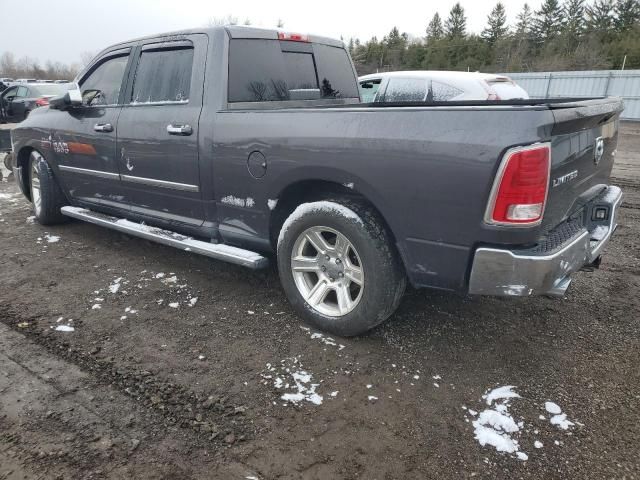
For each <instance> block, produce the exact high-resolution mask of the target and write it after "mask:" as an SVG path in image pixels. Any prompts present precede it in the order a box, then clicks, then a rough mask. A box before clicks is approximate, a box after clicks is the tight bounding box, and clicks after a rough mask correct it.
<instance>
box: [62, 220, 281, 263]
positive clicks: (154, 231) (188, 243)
mask: <svg viewBox="0 0 640 480" xmlns="http://www.w3.org/2000/svg"><path fill="white" fill-rule="evenodd" d="M60 211H61V212H62V213H63V214H64V215H67V216H68V217H73V218H77V219H79V220H84V221H85V222H89V223H94V224H96V225H100V226H101V227H107V228H111V229H112V230H117V231H119V232H123V233H128V234H129V235H133V236H134V237H140V238H144V239H146V240H151V241H152V242H157V243H162V244H163V245H168V246H170V247H175V248H179V249H181V250H186V251H188V252H193V253H198V254H200V255H204V256H206V257H211V258H215V259H217V260H224V261H225V262H230V263H235V264H237V265H242V266H244V267H249V268H252V269H258V268H264V267H266V266H267V265H269V260H268V259H267V258H265V257H263V256H262V255H260V254H259V253H256V252H251V251H249V250H243V249H241V248H237V247H232V246H230V245H221V244H214V243H207V242H203V241H200V240H194V239H193V238H191V237H187V236H185V235H181V234H179V233H176V232H171V231H169V230H163V229H161V228H156V227H151V226H149V225H145V224H144V223H136V222H131V221H129V220H126V219H124V218H117V217H112V216H109V215H105V214H103V213H98V212H94V211H91V210H87V209H85V208H78V207H62V208H61V209H60Z"/></svg>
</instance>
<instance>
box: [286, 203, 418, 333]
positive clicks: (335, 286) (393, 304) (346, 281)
mask: <svg viewBox="0 0 640 480" xmlns="http://www.w3.org/2000/svg"><path fill="white" fill-rule="evenodd" d="M278 270H279V273H280V279H281V282H282V285H283V287H284V290H285V292H286V294H287V297H288V298H289V301H290V302H291V304H292V305H293V307H294V308H295V309H296V310H297V311H298V313H300V314H301V315H302V317H303V318H304V319H305V321H306V322H307V323H309V324H311V325H312V326H314V327H316V328H318V329H320V330H324V331H327V332H330V333H333V334H336V335H341V336H352V335H358V334H361V333H364V332H366V331H367V330H369V329H371V328H373V327H375V326H376V325H378V324H380V323H382V322H383V321H384V320H386V319H387V318H388V317H389V316H390V315H391V314H392V313H393V312H394V311H395V310H396V308H397V307H398V304H399V303H400V300H401V298H402V294H403V293H404V289H405V285H406V278H405V275H404V271H403V269H402V266H401V264H400V261H399V259H398V255H397V254H396V252H395V249H394V247H393V242H392V239H391V236H390V235H389V233H388V232H387V230H386V228H385V227H384V225H383V223H382V222H381V220H380V219H379V217H378V215H377V214H376V212H374V211H373V210H372V209H371V208H368V207H367V206H365V205H362V204H360V203H359V202H355V201H352V200H346V199H340V200H336V201H318V202H311V203H304V204H302V205H300V206H298V207H297V208H296V210H295V211H294V212H293V213H292V214H291V215H290V216H289V218H287V220H286V221H285V222H284V225H283V226H282V229H281V230H280V235H279V238H278Z"/></svg>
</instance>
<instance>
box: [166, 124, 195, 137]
mask: <svg viewBox="0 0 640 480" xmlns="http://www.w3.org/2000/svg"><path fill="white" fill-rule="evenodd" d="M167 133H168V134H169V135H185V136H187V135H191V134H192V133H193V128H191V125H174V124H173V123H172V124H171V125H167Z"/></svg>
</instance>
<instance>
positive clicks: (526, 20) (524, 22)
mask: <svg viewBox="0 0 640 480" xmlns="http://www.w3.org/2000/svg"><path fill="white" fill-rule="evenodd" d="M516 19H517V20H518V23H516V34H517V35H519V36H528V35H529V34H530V33H531V29H532V27H533V12H532V11H531V7H530V6H529V4H528V3H525V4H524V6H523V7H522V11H521V12H520V13H519V14H518V16H517V17H516Z"/></svg>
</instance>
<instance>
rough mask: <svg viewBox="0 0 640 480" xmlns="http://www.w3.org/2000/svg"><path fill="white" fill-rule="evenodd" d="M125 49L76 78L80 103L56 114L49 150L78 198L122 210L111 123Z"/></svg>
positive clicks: (116, 112) (124, 201)
mask: <svg viewBox="0 0 640 480" xmlns="http://www.w3.org/2000/svg"><path fill="white" fill-rule="evenodd" d="M129 54H130V49H122V50H117V51H114V52H110V53H108V54H106V55H105V56H104V57H103V58H101V59H100V60H99V61H98V62H96V63H95V66H94V67H92V68H91V69H90V70H89V72H88V73H87V75H85V77H84V78H83V79H82V80H81V81H80V82H79V84H80V90H81V91H82V100H83V106H82V107H78V108H74V109H71V110H68V111H66V112H61V113H62V115H61V119H60V122H58V128H56V129H55V130H54V131H53V134H52V138H51V139H50V141H51V149H52V150H53V152H54V155H56V157H57V159H58V161H57V165H58V168H59V170H60V176H61V180H62V182H63V183H64V184H65V186H66V187H67V189H68V191H69V193H70V194H71V196H72V197H74V198H76V199H77V200H80V201H82V202H87V203H91V204H96V205H100V206H105V207H111V208H117V209H127V208H128V204H127V199H126V198H125V192H124V191H123V189H122V182H121V181H120V171H119V170H118V161H117V155H116V133H117V132H116V127H117V124H118V116H119V114H120V110H121V107H120V105H119V102H120V96H121V91H123V90H124V89H123V85H124V84H125V83H126V79H125V72H126V71H127V65H128V62H129V56H130V55H129Z"/></svg>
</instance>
